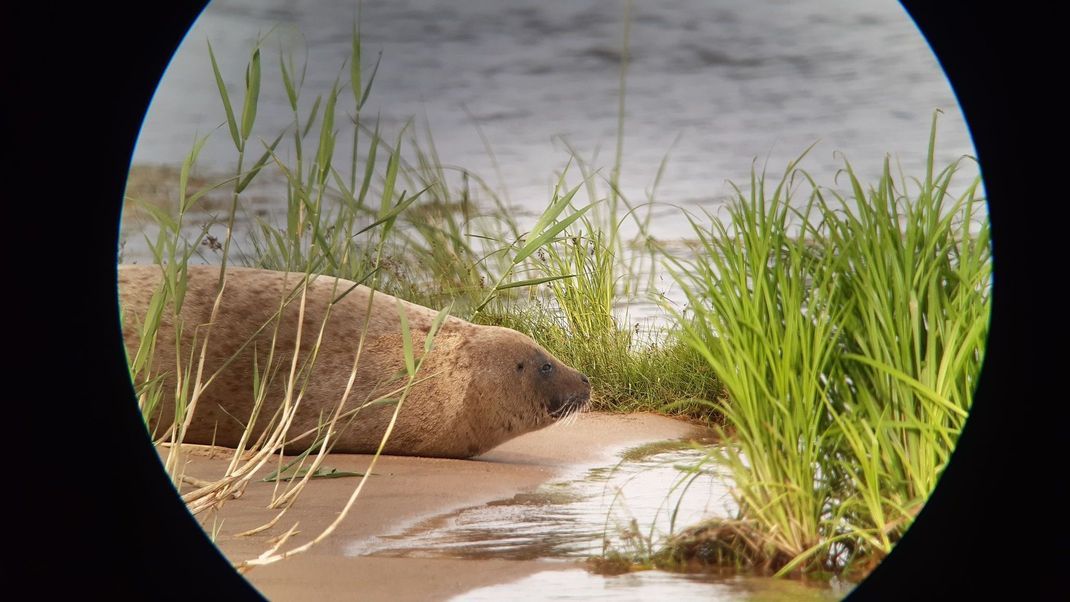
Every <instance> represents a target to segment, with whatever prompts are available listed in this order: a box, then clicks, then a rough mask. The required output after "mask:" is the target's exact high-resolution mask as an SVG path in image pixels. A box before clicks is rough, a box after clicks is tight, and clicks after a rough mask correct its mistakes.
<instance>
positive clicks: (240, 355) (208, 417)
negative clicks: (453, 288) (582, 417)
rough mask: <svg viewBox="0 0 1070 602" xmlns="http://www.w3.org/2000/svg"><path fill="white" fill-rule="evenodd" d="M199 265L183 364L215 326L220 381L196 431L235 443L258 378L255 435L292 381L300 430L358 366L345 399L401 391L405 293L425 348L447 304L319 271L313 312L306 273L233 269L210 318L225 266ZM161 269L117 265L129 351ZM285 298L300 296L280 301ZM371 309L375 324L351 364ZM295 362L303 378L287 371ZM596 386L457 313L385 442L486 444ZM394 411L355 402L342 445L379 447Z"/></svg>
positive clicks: (455, 449)
mask: <svg viewBox="0 0 1070 602" xmlns="http://www.w3.org/2000/svg"><path fill="white" fill-rule="evenodd" d="M188 270H189V272H188V273H189V283H188V286H187V290H186V293H185V296H184V298H183V300H182V311H181V316H182V322H181V323H182V332H181V339H182V340H181V346H180V351H179V352H180V353H181V355H180V356H179V358H180V361H181V366H182V368H183V369H186V367H187V365H192V366H193V368H192V370H191V371H190V373H191V374H196V370H197V362H198V361H199V356H200V351H201V348H202V343H203V341H204V340H205V337H206V336H207V337H208V339H207V340H208V345H207V353H206V356H205V364H204V372H203V375H204V376H203V380H205V381H207V380H208V379H209V377H211V380H210V381H208V384H207V386H206V387H205V389H204V391H203V393H202V394H201V397H200V399H199V401H198V402H197V407H196V409H195V411H194V415H193V419H192V422H191V424H190V427H189V429H188V430H187V432H186V436H185V441H186V442H187V443H213V442H214V443H215V444H217V445H223V446H229V447H234V446H237V445H238V443H239V441H240V439H241V436H242V433H243V431H244V430H245V427H244V425H245V424H247V423H249V422H250V421H251V413H252V409H253V406H254V382H255V381H257V380H258V381H259V382H261V383H263V382H267V383H268V385H267V387H266V395H264V402H263V405H262V408H261V409H260V411H259V414H258V416H257V417H256V418H255V420H254V421H252V422H253V424H254V428H253V431H252V434H253V437H252V438H251V439H250V441H255V440H256V437H258V436H259V435H260V433H262V432H263V431H264V425H265V424H266V423H268V422H269V421H270V420H271V418H272V417H273V416H275V414H276V411H277V410H278V409H279V408H280V406H281V405H282V403H283V400H284V399H286V398H287V395H288V393H287V381H292V382H293V383H294V385H293V390H292V393H290V394H289V399H290V402H291V403H298V404H299V405H298V406H297V407H298V411H297V413H296V417H295V419H294V421H293V424H292V426H291V427H290V429H289V431H288V437H289V438H291V439H292V438H293V437H296V436H297V435H300V434H303V433H305V432H307V431H310V430H315V429H316V428H317V426H318V425H319V424H321V423H325V422H326V421H327V420H329V419H330V417H331V416H332V415H333V413H334V411H335V409H336V408H337V407H338V404H339V403H341V402H342V401H343V399H342V398H343V395H344V394H345V391H346V390H347V386H348V385H349V381H350V378H351V375H352V376H353V381H352V385H351V387H350V393H349V395H348V397H346V399H345V401H344V403H345V406H344V408H343V411H347V410H350V409H352V408H356V407H359V406H362V405H363V404H366V403H367V402H370V401H373V400H376V399H377V398H381V397H384V396H385V397H388V398H392V399H397V398H399V397H400V391H399V389H401V388H403V387H404V385H405V383H406V381H407V380H408V377H407V375H406V361H405V356H404V352H403V343H402V341H403V339H402V334H401V332H402V330H401V319H400V316H399V306H400V307H401V308H402V309H403V310H404V312H405V315H406V317H407V322H408V326H409V328H410V331H411V337H412V341H413V347H414V355H415V359H417V360H418V359H419V358H420V357H421V355H422V354H423V353H424V340H425V337H426V335H427V333H428V332H429V330H430V329H431V328H432V325H433V322H434V320H435V316H436V315H437V313H438V312H436V311H434V310H431V309H428V308H426V307H422V306H419V305H415V304H412V303H408V302H405V301H401V300H398V299H396V298H395V297H392V296H390V295H386V294H384V293H378V292H377V293H375V294H374V296H373V297H372V305H371V309H370V312H369V306H368V301H369V295H371V291H370V289H368V288H367V287H364V286H356V287H355V288H352V287H353V286H354V283H352V282H350V281H348V280H343V279H337V278H334V277H328V276H313V277H312V278H311V279H310V281H309V283H308V285H307V287H304V309H303V314H302V313H301V305H302V288H303V287H302V286H301V284H302V280H303V275H302V274H295V273H285V272H275V271H269V270H259V269H252V268H227V278H226V286H225V288H224V291H223V296H222V300H221V303H220V307H219V311H218V313H217V316H216V321H215V323H214V324H212V325H211V328H210V329H209V328H208V322H209V319H210V316H211V314H212V306H213V303H214V302H215V299H216V294H217V291H218V288H217V287H218V281H219V268H218V267H216V266H189V268H188ZM161 277H162V271H161V268H160V266H158V265H147V266H120V267H119V293H120V303H121V307H122V312H123V321H124V324H123V331H124V338H125V342H126V347H127V351H128V353H129V354H130V357H131V358H132V357H134V353H135V352H136V351H137V349H138V345H139V340H140V336H141V325H142V324H143V323H144V320H145V316H146V312H147V311H149V309H150V302H151V299H152V296H153V293H154V292H155V291H156V290H157V288H158V287H159V285H160V281H161ZM346 291H349V292H348V293H346ZM295 292H296V294H294V293H295ZM343 293H346V294H345V295H344V296H343ZM288 297H290V298H292V299H291V300H290V301H289V302H288V303H286V305H285V307H284V308H283V309H282V310H281V312H280V307H281V306H282V301H283V299H284V298H288ZM339 297H341V298H340V299H339ZM332 301H335V302H334V303H333V304H332ZM167 313H168V312H164V314H165V315H164V319H163V321H162V325H161V326H160V328H159V331H158V334H157V339H156V350H155V354H154V356H153V357H154V360H153V361H154V366H155V368H154V370H153V373H154V374H160V373H166V377H165V380H164V385H163V391H164V395H163V399H162V401H161V403H160V404H159V407H158V410H157V411H156V412H154V413H153V416H152V418H151V420H150V427H152V428H156V427H157V426H159V425H163V426H167V425H169V424H171V422H172V421H173V420H174V389H175V384H174V383H175V379H174V374H175V371H176V362H175V356H176V345H175V337H176V329H175V325H174V323H173V321H172V320H171V319H170V318H169V317H168V316H167V315H166V314H167ZM302 315H303V317H301V316H302ZM276 316H279V318H278V319H275V318H276ZM299 322H300V325H301V328H300V345H298V330H299V329H298V325H299ZM365 322H367V334H366V337H365V342H364V347H363V349H362V350H361V351H360V358H359V361H358V362H357V364H356V370H355V374H354V370H353V366H354V359H355V357H356V355H357V352H358V346H359V341H360V337H361V332H362V329H364V327H365ZM273 340H274V345H273V344H272V341H273ZM317 340H318V345H317ZM295 347H296V348H297V354H296V355H297V362H296V363H294V362H293V358H294V349H295ZM313 350H315V358H314V360H312V357H311V353H312V352H313ZM310 360H312V361H310ZM291 370H293V373H294V375H295V376H294V378H293V379H291V378H289V376H290V374H291ZM213 374H214V376H213ZM254 375H258V376H255V377H254ZM589 397H590V384H589V383H588V380H587V377H586V376H584V375H583V374H580V373H579V372H577V371H576V370H574V369H572V368H570V367H568V366H566V365H564V364H562V363H561V362H560V361H558V360H557V359H556V358H554V357H553V356H552V355H551V354H550V353H549V352H548V351H546V350H545V349H543V348H542V347H540V346H539V345H538V344H537V343H535V341H533V340H532V339H531V338H530V337H528V336H526V335H523V334H521V333H519V332H517V331H515V330H510V329H508V328H501V327H497V326H482V325H477V324H472V323H470V322H466V321H464V320H461V319H459V318H453V317H450V318H447V319H446V320H445V321H444V322H443V323H442V325H441V328H440V329H439V331H438V333H437V336H436V337H435V339H434V344H433V346H432V349H431V351H430V352H429V353H428V354H427V356H426V358H425V360H424V362H423V364H422V366H421V368H420V370H419V372H418V373H417V375H416V382H415V384H414V385H413V386H412V387H411V389H410V391H409V393H408V394H407V396H406V398H405V400H404V402H403V405H402V408H401V410H400V412H399V414H398V418H397V423H396V424H395V427H394V430H393V432H392V434H391V435H390V438H389V439H388V440H387V444H386V447H385V449H384V453H388V454H397V455H419V456H434V457H446V458H467V457H471V456H475V455H478V454H481V453H483V452H485V451H487V450H489V449H491V448H492V447H495V446H497V445H498V444H500V443H502V442H504V441H506V440H508V439H512V438H513V437H516V436H518V435H522V434H524V433H527V432H530V431H533V430H536V429H539V428H542V427H544V426H547V425H549V424H552V423H553V422H555V421H556V420H558V419H560V418H562V417H564V416H566V415H568V414H571V413H573V412H576V411H581V410H582V409H583V407H584V406H585V405H586V403H587V400H588V399H589ZM394 410H395V405H394V404H393V403H391V402H390V401H387V402H379V403H373V404H371V405H368V406H366V407H364V408H362V409H361V410H360V411H359V412H357V413H356V414H355V415H354V418H353V420H352V422H349V420H348V419H342V420H341V421H339V425H341V426H343V427H344V428H341V429H340V431H339V433H338V434H337V439H336V440H335V443H334V445H333V446H332V450H333V451H335V452H347V453H372V452H374V451H375V450H376V449H377V448H378V446H379V442H380V440H381V438H382V436H383V433H384V431H385V430H386V428H387V424H388V423H389V421H390V419H391V417H392V415H393V414H394ZM312 442H313V436H306V437H304V438H302V439H300V440H297V441H294V442H293V443H292V444H291V445H288V446H287V448H286V449H287V451H300V450H303V449H306V448H307V447H308V446H309V445H311V444H312Z"/></svg>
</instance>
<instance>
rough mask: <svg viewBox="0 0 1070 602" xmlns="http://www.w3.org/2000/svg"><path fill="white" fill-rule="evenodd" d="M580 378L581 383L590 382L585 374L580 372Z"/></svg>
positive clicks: (586, 383) (587, 383)
mask: <svg viewBox="0 0 1070 602" xmlns="http://www.w3.org/2000/svg"><path fill="white" fill-rule="evenodd" d="M580 380H582V381H583V384H585V385H589V384H591V381H589V380H587V375H586V374H580Z"/></svg>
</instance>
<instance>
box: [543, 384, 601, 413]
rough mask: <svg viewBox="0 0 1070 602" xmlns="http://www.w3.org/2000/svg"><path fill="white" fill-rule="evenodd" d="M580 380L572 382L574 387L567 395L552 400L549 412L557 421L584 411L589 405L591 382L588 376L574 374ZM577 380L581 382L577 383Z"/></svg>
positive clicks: (548, 408)
mask: <svg viewBox="0 0 1070 602" xmlns="http://www.w3.org/2000/svg"><path fill="white" fill-rule="evenodd" d="M573 374H575V375H576V376H577V377H578V378H576V379H575V380H572V383H573V385H572V386H571V387H570V389H571V390H569V391H568V392H567V393H565V394H563V395H560V396H558V397H557V398H555V399H552V400H551V401H550V403H549V404H548V407H547V410H548V411H549V412H550V415H551V416H553V417H554V418H555V419H558V420H560V419H561V418H564V417H566V416H569V415H571V414H576V413H579V412H582V411H584V409H586V408H587V403H588V402H589V401H590V400H591V381H590V379H588V378H587V375H586V374H583V373H580V372H573ZM576 380H578V381H579V382H578V383H577V382H576Z"/></svg>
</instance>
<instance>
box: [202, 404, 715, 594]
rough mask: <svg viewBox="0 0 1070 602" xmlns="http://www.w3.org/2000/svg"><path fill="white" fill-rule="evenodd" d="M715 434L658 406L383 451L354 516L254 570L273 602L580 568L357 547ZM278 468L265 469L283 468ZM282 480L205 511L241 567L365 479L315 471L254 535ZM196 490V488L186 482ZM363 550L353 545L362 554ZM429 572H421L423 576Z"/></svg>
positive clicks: (209, 471) (342, 457) (314, 527)
mask: <svg viewBox="0 0 1070 602" xmlns="http://www.w3.org/2000/svg"><path fill="white" fill-rule="evenodd" d="M710 435H711V431H708V430H707V429H703V428H702V427H699V426H697V425H695V424H693V423H690V422H686V421H683V420H679V419H674V418H668V417H665V416H660V415H656V414H651V413H636V414H608V413H602V412H589V413H585V414H580V415H578V416H577V418H576V420H575V422H572V423H571V424H567V425H564V424H559V425H555V426H552V427H548V428H545V429H542V430H539V431H535V432H533V433H528V434H526V435H523V436H521V437H518V438H516V439H513V440H511V441H507V442H506V443H504V444H502V445H500V446H498V447H497V448H495V449H493V450H491V451H489V452H487V453H485V454H483V455H482V456H478V457H476V458H473V459H470V460H451V459H442V458H421V457H411V456H381V457H380V458H379V461H378V463H377V464H376V469H375V472H374V473H373V475H372V476H370V477H369V480H368V483H367V484H366V486H365V488H364V490H363V491H362V492H361V494H360V497H358V498H357V501H356V503H355V504H354V506H353V508H352V509H351V510H350V512H349V515H348V516H347V517H346V519H345V520H344V521H343V522H342V523H341V524H340V525H339V526H338V528H337V529H336V530H335V532H334V533H333V534H332V535H331V536H330V537H328V538H327V539H326V540H324V541H322V542H320V543H319V544H317V545H316V546H314V547H312V548H311V549H310V550H309V551H307V552H305V553H303V554H298V555H295V556H292V557H290V558H287V559H285V560H283V561H280V562H277V563H274V564H271V565H267V566H261V567H256V568H254V569H252V570H250V571H248V572H246V573H245V574H244V576H245V578H246V579H247V580H248V581H249V582H250V584H252V585H253V586H254V587H255V588H257V589H258V590H259V591H260V592H261V593H262V594H263V595H264V596H266V597H268V598H269V599H271V600H310V599H315V600H317V601H324V600H349V599H353V598H354V597H355V596H357V597H359V598H360V599H368V600H387V599H389V600H427V599H444V598H449V597H451V596H455V595H458V594H461V593H464V592H466V591H469V590H471V589H474V588H477V587H483V586H487V585H496V584H501V583H507V582H510V581H514V580H517V579H521V578H523V577H526V576H529V575H532V574H534V573H537V572H540V571H544V570H560V569H569V568H576V567H577V565H578V563H577V562H572V561H562V560H544V559H537V560H505V559H479V560H475V559H460V558H456V559H455V558H413V557H393V556H359V555H357V556H352V555H347V550H351V549H352V548H353V547H354V545H357V544H359V542H361V541H367V540H369V539H371V538H374V537H376V536H382V535H389V534H393V533H398V532H401V531H403V530H404V529H405V528H406V527H409V526H412V525H415V524H417V523H418V522H420V521H422V520H426V519H428V518H432V517H435V516H440V515H444V514H448V513H450V512H453V511H456V510H459V509H462V508H467V507H471V506H479V505H482V504H486V503H488V502H492V501H495V500H500V499H506V498H510V497H512V496H514V495H516V494H518V493H523V492H527V491H531V490H534V489H535V488H536V487H538V486H539V485H541V484H543V483H545V482H547V481H550V480H552V479H554V478H560V477H562V476H563V475H566V474H567V473H569V472H571V471H577V470H583V469H585V468H588V467H592V466H596V465H599V464H611V463H613V462H615V461H616V458H617V454H619V453H620V452H621V451H623V450H625V449H628V448H631V447H635V446H638V445H643V444H648V443H654V442H659V441H665V440H672V439H686V438H692V439H697V438H705V437H708V436H710ZM227 451H228V450H223V452H222V453H218V452H216V453H214V454H213V455H209V454H208V453H207V452H204V453H199V454H196V455H194V454H191V455H190V456H189V457H188V464H187V467H186V473H187V474H188V475H190V476H193V477H196V478H206V477H209V478H210V477H211V476H213V475H214V474H216V473H218V472H221V471H222V468H223V466H225V464H226V462H227V456H226V455H224V454H225V453H226V452H227ZM370 459H371V456H367V455H356V454H331V455H329V456H328V457H327V458H326V459H325V462H324V465H325V466H327V467H330V468H336V469H338V470H347V471H356V472H361V471H362V470H363V469H364V468H366V467H367V465H368V463H369V461H370ZM273 468H274V467H273V466H269V467H266V469H265V470H264V471H263V472H264V473H265V474H266V472H267V471H270V470H272V469H273ZM275 486H276V484H275V483H263V482H259V481H254V482H252V483H250V485H249V487H248V488H247V489H246V491H245V493H244V494H243V495H242V496H241V497H240V498H237V499H231V500H228V501H226V502H225V504H224V505H223V507H222V508H221V509H220V510H219V511H218V512H216V513H204V514H202V515H200V516H198V517H197V518H198V522H200V523H201V526H202V528H204V529H205V531H206V532H207V533H209V534H211V533H212V531H213V529H219V534H218V536H217V538H216V545H217V547H218V548H219V549H220V551H221V552H222V553H223V554H224V555H225V556H226V557H227V558H228V560H230V561H231V562H232V563H237V562H240V561H242V560H247V559H250V558H254V557H256V556H257V555H259V554H260V553H262V552H263V551H264V550H267V549H268V548H270V547H271V546H272V545H273V543H274V540H275V538H277V537H278V536H280V535H282V534H284V533H285V532H286V531H287V530H289V529H290V528H291V527H293V525H294V524H295V523H297V525H298V526H297V533H295V535H294V536H293V537H291V538H290V540H289V541H287V542H286V543H285V544H284V546H283V547H282V549H281V550H280V551H283V550H286V549H291V548H293V547H296V546H299V545H301V544H303V543H305V542H307V541H309V540H310V539H312V538H314V537H316V536H317V535H318V534H319V533H320V532H321V531H322V529H323V528H324V527H326V526H327V525H328V524H329V523H330V522H331V521H332V520H334V518H335V517H336V516H337V512H338V511H339V510H341V508H342V507H343V506H344V504H345V501H346V500H347V499H348V497H349V495H350V494H351V493H352V491H353V488H354V487H355V486H356V480H355V479H352V478H340V479H314V480H312V481H311V482H310V483H309V484H308V486H307V487H306V489H305V491H304V492H302V494H301V496H300V497H299V498H298V500H297V502H296V503H295V504H294V506H293V507H291V508H290V509H289V511H287V512H286V514H285V515H283V517H282V519H281V520H279V521H278V522H277V523H276V524H275V525H274V526H272V527H271V528H269V529H266V530H264V531H261V532H260V533H257V534H255V535H251V536H245V537H237V536H235V535H234V534H236V533H241V532H243V531H246V530H248V529H252V528H255V527H258V526H260V525H263V524H265V523H267V522H268V521H270V520H271V519H272V518H274V517H275V515H276V514H277V512H278V511H276V510H270V509H267V507H266V506H267V504H268V502H269V500H270V499H271V495H272V491H273V490H274V489H275ZM184 489H185V487H184ZM350 553H351V552H350ZM413 575H419V578H413Z"/></svg>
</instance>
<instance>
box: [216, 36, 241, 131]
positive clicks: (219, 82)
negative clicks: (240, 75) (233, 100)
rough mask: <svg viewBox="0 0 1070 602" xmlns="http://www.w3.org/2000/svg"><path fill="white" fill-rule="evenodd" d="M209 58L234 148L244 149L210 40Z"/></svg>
mask: <svg viewBox="0 0 1070 602" xmlns="http://www.w3.org/2000/svg"><path fill="white" fill-rule="evenodd" d="M208 58H209V59H211V61H212V73H214V74H215V83H216V86H217V87H218V88H219V97H220V98H221V99H222V100H223V110H224V111H226V113H227V127H228V128H230V137H231V139H232V140H234V148H236V149H238V152H241V151H242V148H243V145H242V141H241V136H239V135H238V122H237V121H236V120H235V119H234V109H233V108H231V106H230V95H229V94H227V86H226V84H224V83H223V75H222V74H221V73H220V72H219V65H218V64H217V63H216V60H215V53H214V52H212V43H211V42H208Z"/></svg>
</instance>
